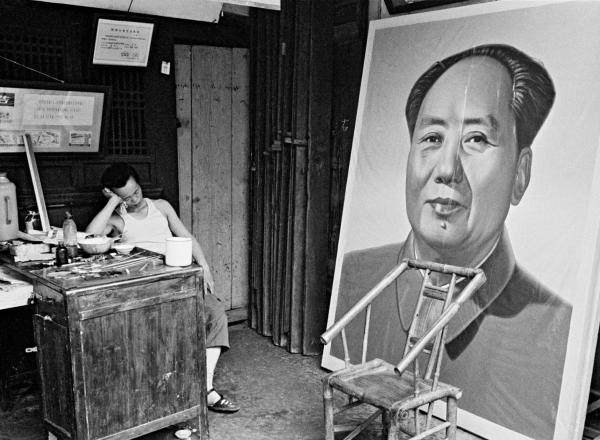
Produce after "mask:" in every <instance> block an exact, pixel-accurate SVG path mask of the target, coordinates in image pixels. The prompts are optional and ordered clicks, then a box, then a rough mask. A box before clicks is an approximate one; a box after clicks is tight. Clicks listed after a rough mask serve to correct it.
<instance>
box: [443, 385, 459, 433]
mask: <svg viewBox="0 0 600 440" xmlns="http://www.w3.org/2000/svg"><path fill="white" fill-rule="evenodd" d="M457 411H458V404H457V401H456V398H455V397H452V396H449V397H448V398H447V399H446V421H447V422H448V423H450V426H448V428H446V439H448V440H456V423H457V420H456V419H457V417H456V414H457Z"/></svg>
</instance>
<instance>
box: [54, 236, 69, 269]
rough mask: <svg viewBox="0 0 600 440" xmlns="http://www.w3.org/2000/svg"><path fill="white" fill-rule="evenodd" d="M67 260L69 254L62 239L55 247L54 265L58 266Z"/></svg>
mask: <svg viewBox="0 0 600 440" xmlns="http://www.w3.org/2000/svg"><path fill="white" fill-rule="evenodd" d="M68 262H69V254H68V251H67V247H66V246H65V244H64V243H63V242H62V241H59V242H58V246H57V247H56V266H58V267H60V266H62V265H63V264H67V263H68Z"/></svg>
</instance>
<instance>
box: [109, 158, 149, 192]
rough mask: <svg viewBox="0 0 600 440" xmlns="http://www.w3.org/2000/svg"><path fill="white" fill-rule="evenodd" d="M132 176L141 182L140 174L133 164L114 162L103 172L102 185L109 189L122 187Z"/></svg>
mask: <svg viewBox="0 0 600 440" xmlns="http://www.w3.org/2000/svg"><path fill="white" fill-rule="evenodd" d="M130 177H133V178H134V179H135V181H136V182H137V183H139V182H140V176H139V175H138V173H137V171H136V170H135V168H133V167H132V166H131V165H129V164H127V163H121V162H117V163H113V164H111V165H110V166H109V167H108V168H107V169H106V170H104V173H102V178H101V181H102V186H103V187H105V188H109V189H113V188H122V187H124V186H125V185H126V184H127V181H128V180H129V178H130Z"/></svg>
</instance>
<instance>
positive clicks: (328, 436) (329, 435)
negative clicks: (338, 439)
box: [323, 379, 335, 440]
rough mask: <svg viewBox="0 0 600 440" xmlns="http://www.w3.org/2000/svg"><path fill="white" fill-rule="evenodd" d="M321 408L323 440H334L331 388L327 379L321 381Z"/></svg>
mask: <svg viewBox="0 0 600 440" xmlns="http://www.w3.org/2000/svg"><path fill="white" fill-rule="evenodd" d="M323 406H324V410H325V440H335V439H334V437H335V431H334V429H333V428H334V425H333V411H334V408H333V388H331V386H330V385H329V383H328V381H327V379H325V380H324V381H323Z"/></svg>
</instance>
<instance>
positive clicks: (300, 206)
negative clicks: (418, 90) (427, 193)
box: [250, 0, 333, 354]
mask: <svg viewBox="0 0 600 440" xmlns="http://www.w3.org/2000/svg"><path fill="white" fill-rule="evenodd" d="M332 16H333V14H332V6H331V3H330V2H320V1H317V0H298V1H286V2H282V10H281V13H273V12H269V11H253V13H252V14H251V20H252V22H251V30H252V32H251V53H252V55H253V57H254V59H253V62H252V64H251V66H252V72H251V78H252V90H253V92H252V95H251V96H252V114H253V115H254V117H253V118H252V119H251V122H252V147H251V151H252V158H251V160H252V162H251V170H252V178H251V181H252V196H251V198H252V207H253V209H252V220H251V225H252V228H251V230H252V254H251V257H252V272H251V299H250V304H251V308H250V309H251V312H250V317H251V326H252V327H253V328H255V329H257V331H259V332H260V333H262V334H264V335H269V336H271V337H272V338H273V342H274V343H275V344H277V345H280V346H284V347H286V348H287V349H288V350H290V351H291V352H302V353H305V354H317V353H320V352H321V349H322V347H321V345H320V343H319V341H318V336H319V334H320V333H321V332H322V331H323V330H324V326H325V318H326V311H327V307H328V298H327V294H326V291H327V286H326V282H327V269H326V268H327V252H328V245H327V237H328V222H327V215H328V212H329V206H328V204H329V154H330V151H329V149H330V130H329V121H330V111H331V41H332Z"/></svg>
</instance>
